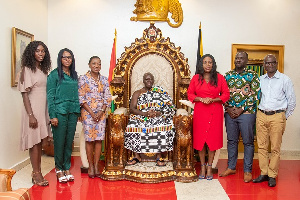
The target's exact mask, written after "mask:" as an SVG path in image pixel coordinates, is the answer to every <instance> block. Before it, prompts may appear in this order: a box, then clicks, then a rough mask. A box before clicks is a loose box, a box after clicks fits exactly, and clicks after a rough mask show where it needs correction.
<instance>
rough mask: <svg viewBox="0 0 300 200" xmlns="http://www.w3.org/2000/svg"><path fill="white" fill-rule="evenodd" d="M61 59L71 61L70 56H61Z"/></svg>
mask: <svg viewBox="0 0 300 200" xmlns="http://www.w3.org/2000/svg"><path fill="white" fill-rule="evenodd" d="M61 59H64V60H67V59H70V60H72V56H62V57H61Z"/></svg>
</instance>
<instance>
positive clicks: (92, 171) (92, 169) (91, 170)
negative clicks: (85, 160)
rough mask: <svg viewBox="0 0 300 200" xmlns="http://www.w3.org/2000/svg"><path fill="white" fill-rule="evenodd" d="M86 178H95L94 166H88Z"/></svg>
mask: <svg viewBox="0 0 300 200" xmlns="http://www.w3.org/2000/svg"><path fill="white" fill-rule="evenodd" d="M88 176H89V177H90V178H95V168H94V166H89V169H88Z"/></svg>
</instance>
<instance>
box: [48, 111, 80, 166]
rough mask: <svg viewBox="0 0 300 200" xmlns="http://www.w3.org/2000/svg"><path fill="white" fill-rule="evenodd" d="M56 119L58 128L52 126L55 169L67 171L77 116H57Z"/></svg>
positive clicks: (72, 114) (71, 114)
mask: <svg viewBox="0 0 300 200" xmlns="http://www.w3.org/2000/svg"><path fill="white" fill-rule="evenodd" d="M57 119H58V126H57V127H54V126H52V132H53V140H54V160H55V168H57V169H59V170H69V169H70V167H71V154H72V143H73V140H74V135H75V131H76V125H77V119H78V115H77V114H75V113H69V114H57Z"/></svg>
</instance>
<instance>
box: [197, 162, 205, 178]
mask: <svg viewBox="0 0 300 200" xmlns="http://www.w3.org/2000/svg"><path fill="white" fill-rule="evenodd" d="M205 170H206V165H205V163H204V164H202V165H201V171H200V175H199V179H204V178H205V175H201V173H202V174H203V171H204V174H205Z"/></svg>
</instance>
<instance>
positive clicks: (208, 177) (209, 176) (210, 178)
mask: <svg viewBox="0 0 300 200" xmlns="http://www.w3.org/2000/svg"><path fill="white" fill-rule="evenodd" d="M208 168H210V172H211V174H212V165H209V164H207V171H208ZM212 179H213V175H207V174H206V180H208V181H211V180H212Z"/></svg>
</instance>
